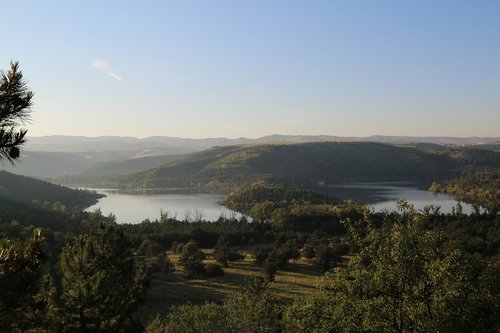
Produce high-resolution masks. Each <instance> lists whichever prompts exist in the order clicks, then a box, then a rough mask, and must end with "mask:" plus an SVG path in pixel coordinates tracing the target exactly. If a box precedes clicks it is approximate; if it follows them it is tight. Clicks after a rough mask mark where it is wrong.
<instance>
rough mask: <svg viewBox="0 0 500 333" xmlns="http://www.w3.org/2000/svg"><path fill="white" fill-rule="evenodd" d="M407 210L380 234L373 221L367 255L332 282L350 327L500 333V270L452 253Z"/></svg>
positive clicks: (329, 286)
mask: <svg viewBox="0 0 500 333" xmlns="http://www.w3.org/2000/svg"><path fill="white" fill-rule="evenodd" d="M401 209H402V211H401V214H397V215H395V214H387V215H386V216H385V221H384V224H383V226H382V228H380V229H376V228H374V226H373V225H371V224H370V225H369V229H368V232H367V235H366V237H358V239H359V240H360V241H361V244H360V248H361V251H360V253H359V254H357V255H356V256H355V257H354V258H353V259H351V260H350V262H349V264H348V266H347V268H345V269H342V268H337V269H336V270H335V271H334V272H333V273H329V274H328V275H327V277H326V280H325V284H324V287H325V288H326V290H327V291H329V292H330V293H331V295H332V298H333V302H334V303H336V305H335V311H336V318H337V320H338V321H339V323H340V325H341V327H342V330H345V331H384V332H406V331H408V330H410V329H414V330H415V331H417V332H418V331H424V332H428V331H439V332H466V331H491V330H493V331H494V329H493V327H494V322H495V320H496V318H497V316H498V314H497V313H495V312H496V311H497V310H496V309H498V307H497V306H496V304H497V301H498V287H497V286H495V283H493V282H492V281H493V280H492V279H494V278H493V276H495V274H498V268H499V267H498V265H492V264H489V263H487V262H485V261H483V260H481V259H477V258H474V257H471V256H467V255H464V254H461V253H460V252H458V251H456V250H455V251H451V252H447V251H445V249H444V244H445V241H444V239H443V237H442V235H440V234H438V233H436V232H432V231H427V230H425V229H424V228H423V223H424V220H423V216H422V215H418V214H416V213H415V212H414V211H413V209H412V208H411V207H409V206H408V205H407V204H402V206H401ZM353 232H355V231H354V230H353Z"/></svg>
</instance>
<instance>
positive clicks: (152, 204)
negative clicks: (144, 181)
mask: <svg viewBox="0 0 500 333" xmlns="http://www.w3.org/2000/svg"><path fill="white" fill-rule="evenodd" d="M94 190H95V191H97V192H98V193H102V194H105V195H106V197H105V198H102V199H100V200H99V202H98V203H97V204H95V205H94V206H91V207H89V208H87V209H86V210H87V211H93V210H95V209H97V208H99V209H100V210H101V211H102V213H103V214H104V215H108V214H110V213H113V214H115V215H116V219H117V222H118V223H140V222H142V221H143V220H145V219H150V220H155V219H159V218H160V211H164V212H168V214H169V216H170V217H174V216H177V218H178V219H181V220H184V219H185V218H186V217H189V218H190V219H193V218H194V217H195V215H198V216H199V215H200V214H201V216H202V217H203V219H206V220H209V221H214V220H217V219H218V218H219V217H220V216H221V215H224V216H227V217H229V216H230V215H231V214H232V213H234V212H232V211H231V210H229V209H227V208H226V207H224V206H221V205H219V204H218V202H219V201H220V200H222V199H223V198H224V196H223V195H217V194H153V195H145V194H144V195H143V194H125V193H121V192H118V191H116V190H104V189H94ZM237 216H239V214H237Z"/></svg>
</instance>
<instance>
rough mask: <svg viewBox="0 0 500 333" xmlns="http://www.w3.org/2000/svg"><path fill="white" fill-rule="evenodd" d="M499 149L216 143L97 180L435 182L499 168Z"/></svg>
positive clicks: (228, 186)
mask: <svg viewBox="0 0 500 333" xmlns="http://www.w3.org/2000/svg"><path fill="white" fill-rule="evenodd" d="M499 167H500V153H498V152H494V151H490V150H480V149H472V148H466V147H461V148H446V147H441V146H437V145H431V146H429V145H400V146H398V145H389V144H380V143H371V142H315V143H287V144H260V145H240V146H226V147H214V148H211V149H209V150H206V151H203V152H200V153H195V154H192V155H190V156H188V157H186V158H184V159H181V160H177V161H174V162H172V163H168V164H166V165H164V166H162V167H160V168H156V169H153V170H149V171H145V172H141V173H137V174H131V175H127V176H124V177H117V178H114V179H110V180H109V181H108V182H106V183H101V184H100V185H105V186H116V187H122V188H127V189H128V190H156V191H159V192H161V191H163V192H168V191H171V190H179V189H184V190H191V191H201V192H223V193H228V192H230V191H232V190H234V189H235V188H237V187H239V186H241V185H245V184H250V183H253V182H256V181H259V180H267V181H270V182H275V183H285V184H291V185H300V186H316V185H317V183H318V182H320V183H339V182H348V181H397V180H404V181H408V180H411V181H428V182H431V181H434V180H443V179H444V180H446V179H450V178H452V177H454V176H456V175H458V174H460V173H461V172H463V171H464V170H479V169H484V168H499Z"/></svg>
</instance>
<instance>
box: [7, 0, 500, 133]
mask: <svg viewBox="0 0 500 333" xmlns="http://www.w3.org/2000/svg"><path fill="white" fill-rule="evenodd" d="M0 5H1V9H0V10H1V13H2V24H1V25H2V38H1V49H0V68H2V69H6V68H7V67H8V65H9V62H10V60H18V61H19V62H20V66H21V69H22V70H23V73H24V75H25V77H26V78H27V79H28V81H29V86H30V87H31V89H32V90H33V91H34V92H35V107H34V114H33V122H32V124H31V125H29V126H28V129H29V132H28V135H32V136H39V135H50V134H71V135H86V136H98V135H121V136H125V135H127V136H139V137H145V136H152V135H166V136H181V137H195V138H200V137H219V136H227V137H240V136H246V137H258V136H263V135H267V134H273V133H280V134H327V135H340V136H350V135H354V136H366V135H372V134H385V135H421V136H429V135H439V136H500V1H498V0H491V1H488V0H476V1H475V0H468V1H463V0H449V1H446V0H439V1H436V0H430V1H422V0H418V1H416V0H415V1H402V0H393V1H382V0H377V1H371V0H366V1H361V0H360V1H354V0H353V1H351V0H343V1H334V0H329V1H307V0H301V1H292V0H287V1H278V0H262V1H258V0H257V1H256V0H252V1H243V0H241V1H237V0H227V1H218V0H210V1H208V0H200V1H190V0H179V1H147V0H144V1H125V0H121V1H109V0H106V1H103V0H100V1H49V0H47V1H35V0H33V1H21V0H16V1H2V2H0Z"/></svg>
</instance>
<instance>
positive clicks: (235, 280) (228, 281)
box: [140, 249, 322, 321]
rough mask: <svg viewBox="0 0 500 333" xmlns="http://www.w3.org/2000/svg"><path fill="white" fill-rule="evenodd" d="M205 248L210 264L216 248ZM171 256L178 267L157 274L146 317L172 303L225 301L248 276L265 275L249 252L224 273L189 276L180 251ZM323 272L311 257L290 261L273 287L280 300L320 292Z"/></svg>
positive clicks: (143, 310)
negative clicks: (222, 274) (180, 259)
mask: <svg viewBox="0 0 500 333" xmlns="http://www.w3.org/2000/svg"><path fill="white" fill-rule="evenodd" d="M203 252H204V253H205V254H206V256H207V259H205V261H204V262H205V263H206V264H208V263H215V259H214V258H213V255H214V254H213V250H212V249H205V250H204V251H203ZM169 257H170V259H171V260H172V261H173V262H174V263H175V264H176V267H175V269H176V271H175V272H174V273H172V274H169V275H166V274H163V273H155V274H153V276H152V278H151V285H150V287H149V288H148V292H147V297H146V300H145V302H144V304H143V305H142V306H141V307H140V316H141V318H142V319H143V320H145V321H147V320H148V318H149V317H150V316H152V315H154V314H156V313H160V314H165V313H168V312H169V309H170V307H171V306H172V305H180V304H184V303H186V302H191V303H193V304H200V303H204V302H207V301H214V302H222V301H223V300H224V299H225V298H226V297H227V296H229V295H231V294H232V293H235V292H237V291H238V290H239V288H240V286H241V285H242V283H243V282H244V281H245V280H246V279H248V278H250V277H253V276H259V275H261V267H260V266H259V265H258V264H256V263H255V261H254V259H253V258H252V257H251V255H250V254H249V253H245V259H244V260H243V261H241V262H235V263H231V264H230V266H229V267H226V268H224V276H220V277H215V278H194V279H187V278H186V277H184V276H183V273H182V267H181V266H179V265H178V259H179V255H176V254H172V253H169ZM321 276H322V273H321V271H320V269H319V267H318V266H317V265H315V264H314V263H312V262H311V261H310V260H308V259H300V260H297V261H296V262H293V261H290V263H289V264H288V265H287V267H285V269H284V270H281V271H278V273H277V274H276V279H275V281H273V282H272V283H271V290H272V291H273V294H274V295H275V296H276V297H277V298H278V299H279V300H280V301H282V302H290V301H291V300H292V299H293V298H295V297H301V296H305V295H310V294H312V293H314V292H316V291H317V289H316V285H317V284H318V282H319V281H320V279H321Z"/></svg>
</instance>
